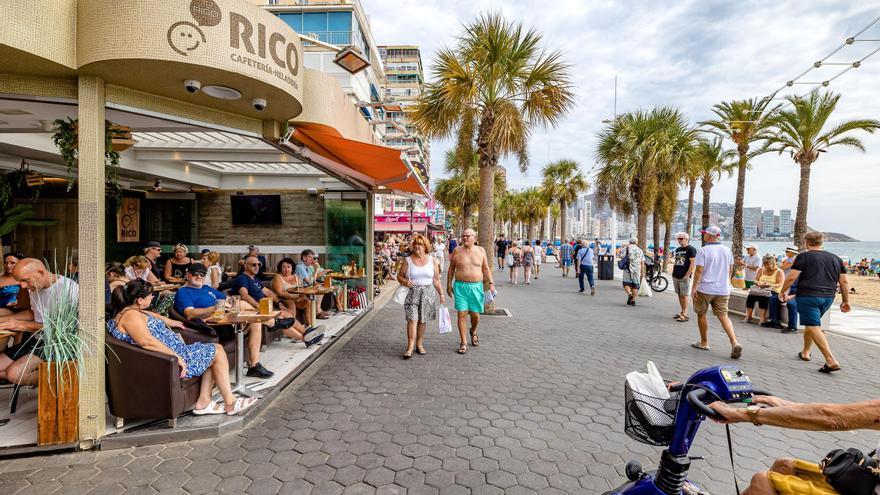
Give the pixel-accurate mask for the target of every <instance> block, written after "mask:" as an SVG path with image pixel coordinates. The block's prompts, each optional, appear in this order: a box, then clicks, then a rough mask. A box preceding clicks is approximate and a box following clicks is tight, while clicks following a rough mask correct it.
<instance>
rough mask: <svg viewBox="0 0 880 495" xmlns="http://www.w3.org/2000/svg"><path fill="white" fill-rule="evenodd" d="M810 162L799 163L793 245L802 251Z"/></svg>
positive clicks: (808, 197)
mask: <svg viewBox="0 0 880 495" xmlns="http://www.w3.org/2000/svg"><path fill="white" fill-rule="evenodd" d="M811 165H812V162H805V163H801V182H800V187H799V188H798V204H797V214H796V215H795V220H794V243H795V245H797V247H798V248H799V249H800V250H801V251H803V250H804V249H805V248H806V246H805V245H804V234H806V233H807V204H808V203H809V200H810V166H811Z"/></svg>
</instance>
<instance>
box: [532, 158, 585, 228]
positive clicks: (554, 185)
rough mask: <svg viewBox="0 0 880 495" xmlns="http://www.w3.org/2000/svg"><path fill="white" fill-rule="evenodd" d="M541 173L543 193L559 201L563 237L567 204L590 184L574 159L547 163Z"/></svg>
mask: <svg viewBox="0 0 880 495" xmlns="http://www.w3.org/2000/svg"><path fill="white" fill-rule="evenodd" d="M541 173H542V175H543V176H544V180H543V181H542V182H541V188H542V189H543V190H544V194H546V195H547V196H548V197H550V198H553V200H555V201H556V202H558V203H559V214H560V218H559V224H560V226H561V228H562V234H563V235H562V237H565V226H566V220H567V219H566V217H567V216H568V215H567V213H568V212H567V210H568V205H570V204H571V203H573V202H574V201H575V200H577V197H578V195H579V194H580V193H582V192H585V191H586V190H587V189H588V188H589V187H590V185H589V184H588V183H587V179H586V178H584V174H582V173H581V171H580V167H579V165H578V163H577V162H576V161H574V160H559V161H557V162H553V163H549V164H547V165H546V166H544V170H543V171H542V172H541Z"/></svg>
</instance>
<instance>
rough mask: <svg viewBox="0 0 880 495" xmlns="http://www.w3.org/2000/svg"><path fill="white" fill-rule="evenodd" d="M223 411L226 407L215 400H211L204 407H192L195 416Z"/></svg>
mask: <svg viewBox="0 0 880 495" xmlns="http://www.w3.org/2000/svg"><path fill="white" fill-rule="evenodd" d="M225 412H226V409H224V407H223V406H221V405H220V404H218V403H216V402H211V403H210V404H208V405H207V406H206V407H205V408H204V409H196V408H193V414H195V415H196V416H203V415H205V414H223V413H225Z"/></svg>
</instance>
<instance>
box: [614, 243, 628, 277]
mask: <svg viewBox="0 0 880 495" xmlns="http://www.w3.org/2000/svg"><path fill="white" fill-rule="evenodd" d="M617 268H620V269H621V270H627V271H629V246H627V247H626V254H624V255H623V258H620V261H618V262H617Z"/></svg>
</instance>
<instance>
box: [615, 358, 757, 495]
mask: <svg viewBox="0 0 880 495" xmlns="http://www.w3.org/2000/svg"><path fill="white" fill-rule="evenodd" d="M694 390H702V391H706V392H705V393H706V394H707V395H708V396H709V397H711V399H710V400H707V402H713V401H714V400H720V401H723V402H751V399H752V382H751V380H750V379H749V377H748V376H746V375H745V373H743V372H742V370H740V369H739V368H738V367H737V366H732V365H727V366H713V367H711V368H705V369H702V370H700V371H697V372H696V373H694V374H693V375H692V376H691V377H690V378H688V380H687V382H685V384H684V385H683V387H682V390H681V400H680V401H679V403H678V408H677V409H676V411H675V419H674V421H673V435H672V441H671V442H670V444H669V448H667V449H666V450H664V451H663V458H662V460H661V464H660V467H659V469H658V470H657V472H654V473H640V474H638V478H637V479H632V478H631V481H630V482H628V483H626V484H624V485H622V486H620V487H618V488H617V489H615V490H612V491H610V492H606V493H605V494H604V495H679V494H680V493H681V484H682V482H683V481H684V479H685V476H686V475H687V470H688V468H689V466H690V460H689V459H688V457H687V454H688V451H689V450H690V448H691V445H693V441H694V438H695V437H696V435H697V431H698V430H699V428H700V423H702V422H703V421H704V420H705V419H706V416H705V415H704V414H703V413H701V412H700V411H698V410H697V409H696V408H695V407H694V406H693V405H692V404H691V403H690V402H689V401H688V400H687V395H688V394H689V393H690V392H692V391H694ZM691 484H692V485H693V483H691ZM694 486H695V487H696V485H694Z"/></svg>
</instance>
